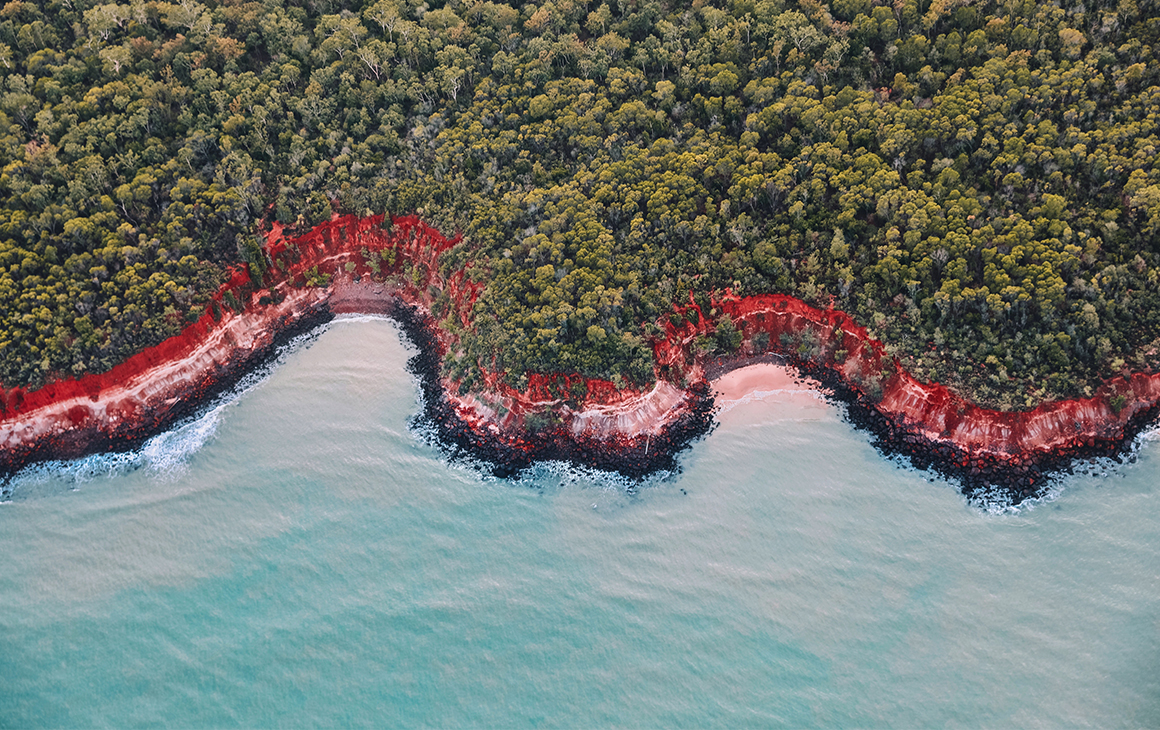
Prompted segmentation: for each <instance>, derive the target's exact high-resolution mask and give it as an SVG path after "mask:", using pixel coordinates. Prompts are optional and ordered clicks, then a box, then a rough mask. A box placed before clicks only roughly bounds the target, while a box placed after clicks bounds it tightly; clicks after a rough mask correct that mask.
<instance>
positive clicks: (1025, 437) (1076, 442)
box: [0, 216, 1160, 503]
mask: <svg viewBox="0 0 1160 730" xmlns="http://www.w3.org/2000/svg"><path fill="white" fill-rule="evenodd" d="M454 243H455V239H450V240H449V239H446V238H444V237H443V236H441V235H440V234H439V233H438V232H437V231H435V230H434V229H431V228H430V227H428V226H426V225H425V224H423V223H422V222H421V221H419V220H418V219H415V218H400V219H395V220H394V221H387V222H386V223H384V222H383V221H382V220H381V217H372V218H356V217H353V216H348V217H345V218H336V219H335V220H333V221H331V222H330V223H328V224H324V225H323V226H319V227H318V228H316V229H314V230H313V231H310V232H309V233H307V234H305V235H302V236H298V237H294V238H285V237H283V235H282V231H281V230H279V229H277V228H275V230H273V231H271V233H270V234H269V235H268V236H267V245H266V252H267V255H268V256H269V258H270V261H271V264H272V268H271V273H270V275H269V276H267V278H266V279H265V280H263V281H261V282H255V281H251V280H250V278H249V276H248V274H247V273H246V272H243V271H239V272H236V273H235V274H234V276H233V278H232V279H231V281H230V282H229V283H227V284H226V285H224V286H223V287H222V290H221V291H219V293H218V295H217V296H216V297H215V300H214V302H213V303H212V304H211V307H210V308H208V309H207V312H206V314H205V316H203V317H202V318H201V320H199V321H198V322H197V323H195V324H194V325H191V326H190V327H188V328H187V329H186V330H185V331H184V332H183V333H182V334H181V335H178V336H176V337H174V338H171V339H170V340H167V341H166V342H164V343H162V344H161V345H159V346H157V347H156V348H150V350H148V351H146V352H143V353H141V354H139V355H137V356H134V357H133V358H130V360H128V361H126V362H125V363H123V364H122V365H120V366H118V367H117V368H114V369H113V370H112V371H110V372H109V373H105V374H102V375H92V376H85V377H82V378H80V379H79V380H74V379H68V380H62V381H57V382H53V383H50V384H49V385H47V386H45V387H44V388H41V389H39V390H36V391H31V392H27V391H23V390H21V389H12V390H3V389H0V475H4V474H12V473H14V472H16V471H18V470H19V469H21V468H23V467H24V466H26V465H28V464H32V463H36V462H39V461H45V460H50V459H64V458H75V457H78V456H83V455H85V454H90V453H95V452H103V451H125V450H128V449H133V448H136V447H137V446H139V445H140V444H141V443H142V442H143V441H144V440H146V439H148V438H149V437H151V436H153V435H155V434H156V433H158V432H160V431H163V430H165V429H167V428H169V427H171V426H172V425H173V424H175V423H176V422H178V421H180V420H181V419H183V418H186V417H189V416H190V415H192V414H194V413H196V412H197V411H198V410H199V409H200V408H201V407H203V405H204V404H206V403H207V402H208V401H209V400H211V399H212V398H213V397H215V396H216V395H218V394H220V393H221V392H222V391H224V390H225V389H227V388H229V387H232V386H233V385H234V384H235V383H236V382H237V381H238V379H239V378H241V377H243V376H244V375H245V374H246V373H248V372H251V371H252V370H253V369H254V368H255V367H258V366H259V365H260V364H262V363H263V362H265V361H266V360H268V358H270V357H271V356H272V355H273V354H274V353H275V352H276V350H277V348H278V347H279V346H280V345H281V344H282V343H284V342H286V341H287V340H288V339H290V338H291V337H294V336H295V335H297V334H299V333H301V332H304V331H308V330H310V329H312V328H315V327H317V326H319V325H320V324H321V323H324V322H326V321H328V320H329V319H330V318H332V317H333V316H334V314H336V313H346V312H349V313H355V312H359V313H377V314H386V315H389V316H392V317H393V318H395V319H396V320H397V321H399V322H400V324H401V326H402V327H403V329H404V331H405V332H406V333H407V335H408V337H410V339H411V340H412V341H413V342H414V343H415V344H416V345H417V346H418V348H419V353H418V354H417V355H416V356H415V357H414V358H412V360H411V361H410V363H409V364H408V368H409V369H410V371H411V372H412V373H413V374H414V375H415V376H416V377H417V379H418V381H419V384H420V388H421V389H422V392H423V396H424V398H423V401H424V413H423V416H422V418H423V419H424V420H426V421H427V422H428V423H429V424H430V425H431V426H432V428H433V431H434V433H435V434H436V436H437V439H438V441H439V442H440V443H441V444H442V445H443V446H444V447H445V448H446V449H447V451H448V453H449V454H451V455H453V456H459V455H462V456H469V457H471V458H473V459H476V460H477V461H478V462H480V463H482V464H485V465H486V467H485V468H487V469H489V470H490V471H492V472H493V473H494V474H496V475H497V476H500V477H510V476H513V475H516V474H518V473H520V472H521V471H522V470H523V469H525V468H527V467H528V466H530V465H531V464H532V463H534V462H536V461H541V460H560V461H566V462H570V463H575V464H581V465H584V466H590V467H595V468H598V469H604V470H608V471H614V472H618V473H620V474H623V475H624V476H626V477H629V478H634V479H635V478H640V477H643V476H645V475H647V474H651V473H655V472H658V471H667V470H675V469H677V468H678V463H677V456H678V455H679V453H680V452H681V451H682V450H683V449H685V448H686V447H687V446H688V445H689V443H690V442H692V441H693V440H695V439H696V438H698V437H700V436H702V435H703V434H705V433H707V432H708V431H709V430H710V429H711V428H712V425H713V410H714V405H713V396H712V393H711V390H710V382H711V381H712V380H714V379H715V378H717V377H719V376H720V375H722V374H724V373H726V372H729V371H730V370H733V369H735V368H738V367H744V366H746V365H750V364H754V363H758V362H776V363H779V364H780V363H784V364H788V365H790V366H792V367H794V368H796V369H797V370H798V371H799V372H800V373H802V374H803V375H806V376H809V377H811V378H813V379H815V380H816V381H817V382H818V383H820V384H821V386H822V387H823V388H824V389H825V391H826V392H827V394H828V395H829V397H830V398H831V399H832V400H834V401H837V402H841V403H842V404H844V406H845V409H846V412H847V413H848V416H849V420H850V421H851V422H852V423H853V424H855V425H856V426H858V427H860V428H863V429H865V430H867V431H869V432H870V433H871V434H872V435H873V438H874V441H875V443H876V445H877V446H878V447H879V448H880V449H881V450H882V451H883V452H884V453H887V454H892V455H898V456H901V457H904V458H906V459H908V460H909V461H910V462H911V463H913V464H914V465H915V466H917V467H919V468H923V469H932V470H934V471H937V472H939V473H941V474H943V475H945V476H947V477H949V478H951V479H952V480H953V481H955V482H957V483H958V484H959V485H960V488H961V489H962V491H963V492H964V493H965V494H968V495H971V494H978V493H980V492H990V493H992V494H994V493H999V494H1002V495H1004V496H1005V497H1006V498H1008V499H1010V501H1012V502H1015V503H1018V502H1020V501H1022V500H1024V499H1027V498H1030V497H1035V496H1039V495H1041V494H1042V493H1043V491H1044V489H1045V488H1046V487H1047V485H1048V481H1049V478H1050V476H1051V475H1052V474H1054V473H1058V472H1060V471H1061V470H1066V469H1068V468H1069V466H1070V465H1071V464H1073V463H1074V462H1075V460H1077V459H1084V458H1090V457H1094V456H1108V457H1112V458H1120V457H1121V456H1122V455H1123V454H1124V453H1125V452H1126V450H1127V449H1128V448H1129V447H1130V444H1131V441H1132V439H1133V438H1134V437H1135V436H1136V434H1138V433H1139V431H1140V430H1141V429H1143V428H1145V427H1147V426H1148V425H1149V424H1151V423H1152V422H1153V421H1154V420H1155V419H1156V417H1157V415H1158V410H1160V376H1153V375H1147V374H1136V375H1133V376H1131V377H1126V378H1125V377H1121V378H1117V379H1113V380H1111V381H1109V382H1108V384H1106V386H1105V388H1103V389H1102V390H1101V392H1100V393H1097V394H1096V396H1094V397H1093V398H1090V399H1084V400H1076V401H1061V402H1056V403H1049V404H1044V405H1043V406H1040V407H1039V408H1037V409H1034V410H1032V411H1022V412H1012V413H1000V412H995V411H987V410H985V409H980V408H978V407H976V406H974V405H972V404H969V403H966V402H965V401H963V400H962V399H960V398H958V396H956V395H954V394H953V393H951V392H950V391H948V390H947V389H946V388H943V387H942V386H938V385H930V384H923V383H919V382H917V381H915V380H914V379H913V378H911V377H910V376H909V374H907V373H906V372H905V371H904V370H902V369H901V368H900V366H899V365H898V363H897V361H895V360H894V359H893V358H891V357H889V356H888V355H887V354H886V352H885V349H884V348H883V346H882V345H881V343H879V342H877V341H876V340H874V339H873V338H871V337H870V336H869V334H868V333H867V331H866V330H865V329H864V328H861V327H860V326H858V325H857V324H856V323H855V322H853V320H851V319H850V318H849V317H848V316H846V315H845V314H844V313H842V312H840V311H837V310H820V309H816V308H813V307H810V306H808V305H806V304H804V303H802V302H800V301H798V300H795V299H792V298H790V297H785V296H778V295H762V296H755V297H745V298H739V297H735V296H733V295H732V294H731V293H730V292H724V293H722V294H721V295H720V296H718V297H715V298H714V300H713V302H712V311H709V312H706V311H702V306H700V305H698V304H697V303H696V302H694V301H693V300H690V301H689V303H688V304H687V305H680V306H678V307H677V310H676V312H675V313H676V314H678V315H680V316H676V317H664V318H662V320H661V321H660V322H659V323H658V327H659V329H660V330H661V332H662V334H661V335H660V336H658V337H655V338H654V341H653V348H654V354H655V357H656V367H657V373H658V376H659V377H658V381H657V384H656V386H655V387H654V388H653V389H652V390H651V391H648V392H638V391H631V390H625V389H620V388H616V387H615V386H614V385H613V384H612V383H609V382H606V381H595V380H586V381H582V382H581V383H580V384H582V385H583V386H584V387H583V389H582V391H581V392H586V393H587V395H586V396H583V397H582V398H579V399H578V398H577V397H576V396H575V395H570V393H572V392H574V391H573V386H574V385H577V383H578V381H577V379H576V378H575V377H574V376H564V375H561V376H539V375H537V376H534V377H533V378H531V379H530V382H529V385H528V387H527V389H526V390H524V391H515V390H514V389H512V388H511V387H510V386H508V385H506V384H505V383H504V382H503V379H502V378H500V377H498V375H497V374H490V375H489V374H485V378H484V383H485V387H484V388H483V389H481V390H479V389H477V390H476V391H473V392H471V393H464V394H460V393H459V392H458V390H459V388H458V383H456V382H452V381H449V380H447V379H446V378H444V377H443V375H442V367H441V366H442V360H443V358H444V356H445V354H446V353H447V352H448V351H449V350H450V349H451V348H452V347H454V346H455V342H454V340H453V338H452V337H451V336H450V335H449V334H448V333H447V332H445V331H443V330H442V329H441V328H439V327H438V324H437V323H436V322H435V321H434V319H433V318H432V317H431V315H430V307H431V305H432V301H433V296H434V294H433V293H438V292H443V293H444V294H448V295H449V296H447V297H446V299H447V300H449V301H450V302H451V307H452V310H451V311H452V316H456V315H458V316H459V317H460V318H461V319H462V321H463V322H464V324H466V323H467V321H468V320H467V312H468V311H469V310H470V307H471V305H472V304H473V303H474V297H475V296H476V295H477V294H478V291H479V289H480V288H481V286H482V285H481V284H480V283H479V282H478V281H475V280H474V279H473V278H472V277H471V276H469V275H468V272H462V271H459V272H455V273H453V274H451V275H449V276H447V275H441V274H440V269H439V266H438V263H439V258H440V255H441V254H442V252H443V251H445V250H447V249H448V248H450V247H451V246H452V245H454ZM224 302H229V303H231V304H233V303H237V306H236V307H234V308H230V307H227V306H225V305H224V304H223V303H224ZM706 308H707V307H706ZM694 309H695V310H696V311H695V312H693V311H692V310H694ZM723 316H729V317H730V318H731V320H732V321H733V322H734V324H735V326H736V327H737V329H738V331H739V332H740V333H741V338H742V344H741V347H740V349H739V350H738V352H737V353H735V354H733V355H730V356H727V357H722V358H713V357H710V356H709V355H708V354H705V353H701V352H698V351H697V349H696V348H697V344H696V343H697V342H698V338H703V337H704V336H705V335H706V334H709V333H711V332H712V330H713V328H714V327H715V326H716V323H717V322H719V321H720V319H721V318H722V317H723ZM674 383H685V384H686V385H685V386H684V387H680V386H677V385H674Z"/></svg>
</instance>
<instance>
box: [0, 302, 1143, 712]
mask: <svg viewBox="0 0 1160 730" xmlns="http://www.w3.org/2000/svg"><path fill="white" fill-rule="evenodd" d="M408 353H409V350H408V348H407V346H406V345H404V344H403V343H401V342H400V340H399V336H398V334H397V329H396V328H395V326H394V325H393V324H392V323H390V322H387V321H382V320H374V319H369V318H359V319H355V320H347V321H339V322H336V323H334V324H332V325H331V326H330V327H329V328H328V329H327V330H326V331H325V332H323V333H322V334H321V335H320V336H319V337H318V338H317V340H316V341H315V342H313V344H312V345H310V346H308V347H307V346H304V347H301V348H299V349H298V350H297V351H296V352H294V353H293V354H291V355H289V356H288V357H287V358H286V359H285V362H284V363H283V364H282V365H281V366H279V367H278V368H276V369H275V370H274V372H273V374H272V375H271V376H270V377H269V379H267V380H265V381H264V382H260V383H256V384H252V386H251V387H250V388H249V389H248V390H246V392H245V393H244V394H243V395H241V396H240V397H239V398H237V399H235V400H233V401H231V402H229V403H226V404H224V405H222V407H221V408H219V409H217V410H215V411H213V412H211V413H210V414H209V415H207V416H206V417H205V418H203V419H202V420H201V421H199V422H197V423H194V424H190V425H188V426H186V427H185V428H183V429H181V430H179V431H178V432H175V433H171V434H167V435H166V436H165V437H163V438H162V439H160V440H158V441H155V442H153V443H151V444H150V445H149V446H148V447H147V448H146V449H145V450H143V452H142V453H140V454H136V455H130V456H126V457H118V458H114V459H108V458H106V459H96V460H90V461H88V462H86V463H85V464H84V465H81V466H77V465H71V466H69V467H68V468H66V469H59V468H58V469H52V470H42V473H40V474H36V475H31V476H28V477H25V478H23V479H22V480H18V482H17V483H16V484H15V485H14V489H13V491H12V493H11V497H10V501H9V503H7V504H3V505H0V540H2V541H3V545H4V552H5V556H6V560H5V561H4V569H3V570H2V571H0V667H2V673H0V677H2V678H3V682H4V689H3V690H2V691H0V725H3V726H21V727H23V726H60V725H70V726H73V725H82V726H89V725H112V726H125V725H143V724H162V723H164V724H167V725H180V726H207V725H213V726H220V725H250V726H253V725H260V726H270V725H319V724H326V725H336V724H340V725H394V726H399V725H402V726H419V725H440V726H463V725H488V726H521V727H522V726H531V725H537V726H557V727H559V726H563V727H590V726H609V725H617V726H662V725H663V726H677V725H684V726H705V725H709V726H730V727H733V726H739V725H740V726H755V725H758V726H770V725H789V726H795V727H797V726H884V725H889V726H906V727H912V726H932V725H939V726H952V727H978V726H989V727H1011V726H1021V727H1060V726H1069V727H1070V726H1081V725H1098V726H1104V727H1140V726H1153V727H1154V726H1157V725H1160V498H1158V492H1157V489H1156V481H1157V480H1156V476H1157V475H1158V474H1160V444H1157V443H1156V442H1154V441H1145V443H1144V444H1143V445H1142V447H1141V450H1140V453H1139V459H1138V461H1137V462H1136V463H1134V464H1130V465H1125V466H1118V467H1116V468H1115V469H1114V470H1111V471H1108V472H1107V473H1108V476H1100V475H1099V474H1101V473H1103V471H1104V470H1103V467H1102V466H1101V467H1100V469H1099V470H1097V474H1096V475H1083V476H1075V477H1069V478H1067V479H1065V480H1064V481H1063V482H1062V484H1061V487H1060V490H1059V493H1058V495H1057V496H1056V498H1055V499H1054V500H1052V501H1048V502H1038V503H1033V504H1031V505H1029V506H1025V507H1023V508H1021V509H1018V510H1008V511H996V512H988V511H986V510H983V509H979V508H977V507H974V506H971V505H968V504H967V503H966V502H965V500H964V499H963V498H962V497H961V496H960V495H959V494H958V493H957V492H956V491H955V490H954V489H953V487H951V486H950V485H948V484H946V483H945V482H941V481H938V480H936V479H934V478H933V477H931V476H929V475H927V474H924V473H920V472H916V471H914V470H911V469H906V468H903V467H901V466H899V465H898V464H896V463H894V462H892V461H888V460H885V459H883V458H882V457H881V456H880V455H879V454H878V453H877V452H875V451H874V450H873V449H872V448H871V447H870V446H869V440H868V437H867V436H866V435H865V434H864V433H861V432H858V431H855V430H853V429H852V428H851V427H850V426H849V425H848V424H846V423H845V422H844V421H843V420H842V418H841V413H840V411H839V410H838V409H837V408H836V407H834V406H832V405H829V404H827V403H825V402H824V401H822V400H821V399H819V398H818V397H816V396H814V395H812V394H809V393H803V392H801V391H797V390H794V389H792V388H788V389H775V390H773V391H772V392H766V393H759V394H756V395H753V396H750V397H748V398H745V399H742V400H739V401H733V402H731V403H729V404H726V407H723V408H722V411H721V413H720V417H719V420H720V426H719V427H718V428H717V429H716V430H715V431H713V433H712V434H711V435H709V436H708V437H707V438H706V439H704V440H702V441H700V442H698V443H697V444H695V445H694V446H693V447H692V448H691V449H690V450H688V451H687V452H686V453H685V454H684V457H683V460H682V462H683V465H684V471H683V473H681V474H680V475H677V476H673V477H670V478H667V479H657V480H654V481H652V482H650V483H647V484H645V485H642V486H639V487H638V488H636V489H633V490H631V491H626V490H625V488H624V487H625V485H624V484H623V483H621V482H619V481H617V480H615V479H612V478H609V477H607V476H604V475H600V474H583V473H579V472H577V471H575V470H568V469H563V468H550V467H541V468H539V469H538V470H537V471H536V472H535V473H534V474H532V475H529V476H528V477H527V478H526V479H524V480H522V481H520V482H518V483H513V482H508V481H497V480H492V479H485V478H483V477H481V476H480V474H479V472H477V471H475V470H473V469H471V468H470V467H467V466H463V465H448V464H446V463H445V462H444V460H443V459H442V458H441V455H440V453H439V452H438V451H437V450H436V449H433V448H432V447H431V446H430V445H428V444H427V443H425V442H424V441H423V440H422V439H421V438H420V437H419V436H417V435H416V434H414V433H412V432H411V431H410V430H409V428H408V425H407V424H408V419H409V418H410V417H411V416H412V415H413V414H415V413H416V412H417V410H418V404H417V401H416V398H417V390H416V387H415V384H414V382H413V381H412V380H411V378H410V377H409V376H408V375H406V373H405V371H404V368H403V363H404V362H405V360H406V358H407V356H408Z"/></svg>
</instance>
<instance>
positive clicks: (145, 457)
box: [0, 323, 330, 501]
mask: <svg viewBox="0 0 1160 730" xmlns="http://www.w3.org/2000/svg"><path fill="white" fill-rule="evenodd" d="M329 325H330V323H325V324H321V325H319V326H318V327H316V328H314V329H312V330H310V331H309V332H304V333H303V334H300V335H298V336H296V337H294V338H292V339H291V340H289V341H288V342H286V344H284V345H281V346H280V347H278V348H277V350H275V352H274V355H273V356H272V357H271V358H269V359H268V360H267V361H266V362H265V363H264V364H263V365H261V366H260V367H258V368H256V369H254V370H253V371H251V372H249V373H247V374H246V375H244V376H242V378H241V379H240V380H238V382H237V383H236V384H235V385H234V386H233V387H232V388H230V389H229V390H227V391H226V392H224V393H222V394H221V395H219V396H218V397H216V398H214V399H213V400H211V401H210V402H208V403H207V404H206V405H205V406H204V407H203V408H202V409H200V411H199V412H198V413H197V414H196V415H194V416H191V417H189V418H186V419H183V420H181V421H179V422H178V423H176V424H175V425H173V426H172V427H171V428H169V430H167V431H164V432H162V433H159V434H157V435H156V436H154V437H152V438H150V439H149V440H147V441H146V442H145V443H144V444H142V445H141V446H140V447H139V448H137V449H133V450H131V451H123V452H110V453H101V454H92V455H90V456H84V457H81V458H79V459H69V460H53V461H44V462H40V463H37V464H32V465H30V466H27V467H25V468H24V469H21V470H20V471H19V472H17V473H16V474H14V475H12V476H11V477H7V478H0V501H16V500H21V501H22V500H26V499H32V498H36V497H44V496H51V495H53V494H60V493H63V492H68V491H76V490H78V489H80V488H81V487H82V486H84V485H86V484H90V483H92V482H95V481H100V480H108V479H111V478H114V477H118V476H122V475H124V474H128V473H130V472H134V471H137V470H139V469H145V470H147V471H148V472H149V474H150V476H151V477H152V478H155V479H157V480H159V481H169V480H172V479H177V478H179V477H180V476H181V475H183V474H184V473H185V470H186V469H187V468H188V463H189V459H190V457H192V456H193V455H194V454H196V453H197V452H198V451H200V450H201V448H202V447H203V446H205V445H206V444H207V443H209V442H210V441H211V440H212V439H213V437H214V434H215V433H216V432H217V427H218V424H219V423H220V422H221V420H222V417H223V416H224V415H225V413H226V411H227V410H228V409H229V408H231V407H232V406H233V405H234V404H235V403H237V402H238V401H239V400H241V399H242V397H244V396H245V395H246V394H247V393H249V392H250V391H252V390H254V389H255V388H257V387H258V386H260V385H262V384H263V383H264V382H266V381H267V380H268V379H269V378H270V376H271V375H272V374H273V373H274V371H275V370H276V369H277V368H278V366H279V365H281V364H282V363H283V362H285V360H286V358H287V357H289V356H290V355H292V354H293V353H295V352H297V351H298V350H301V349H304V348H306V347H309V346H310V345H312V344H314V342H315V341H316V340H317V339H318V337H319V336H320V335H321V334H322V333H323V332H324V331H325V330H326V329H327V328H328V327H329Z"/></svg>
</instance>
